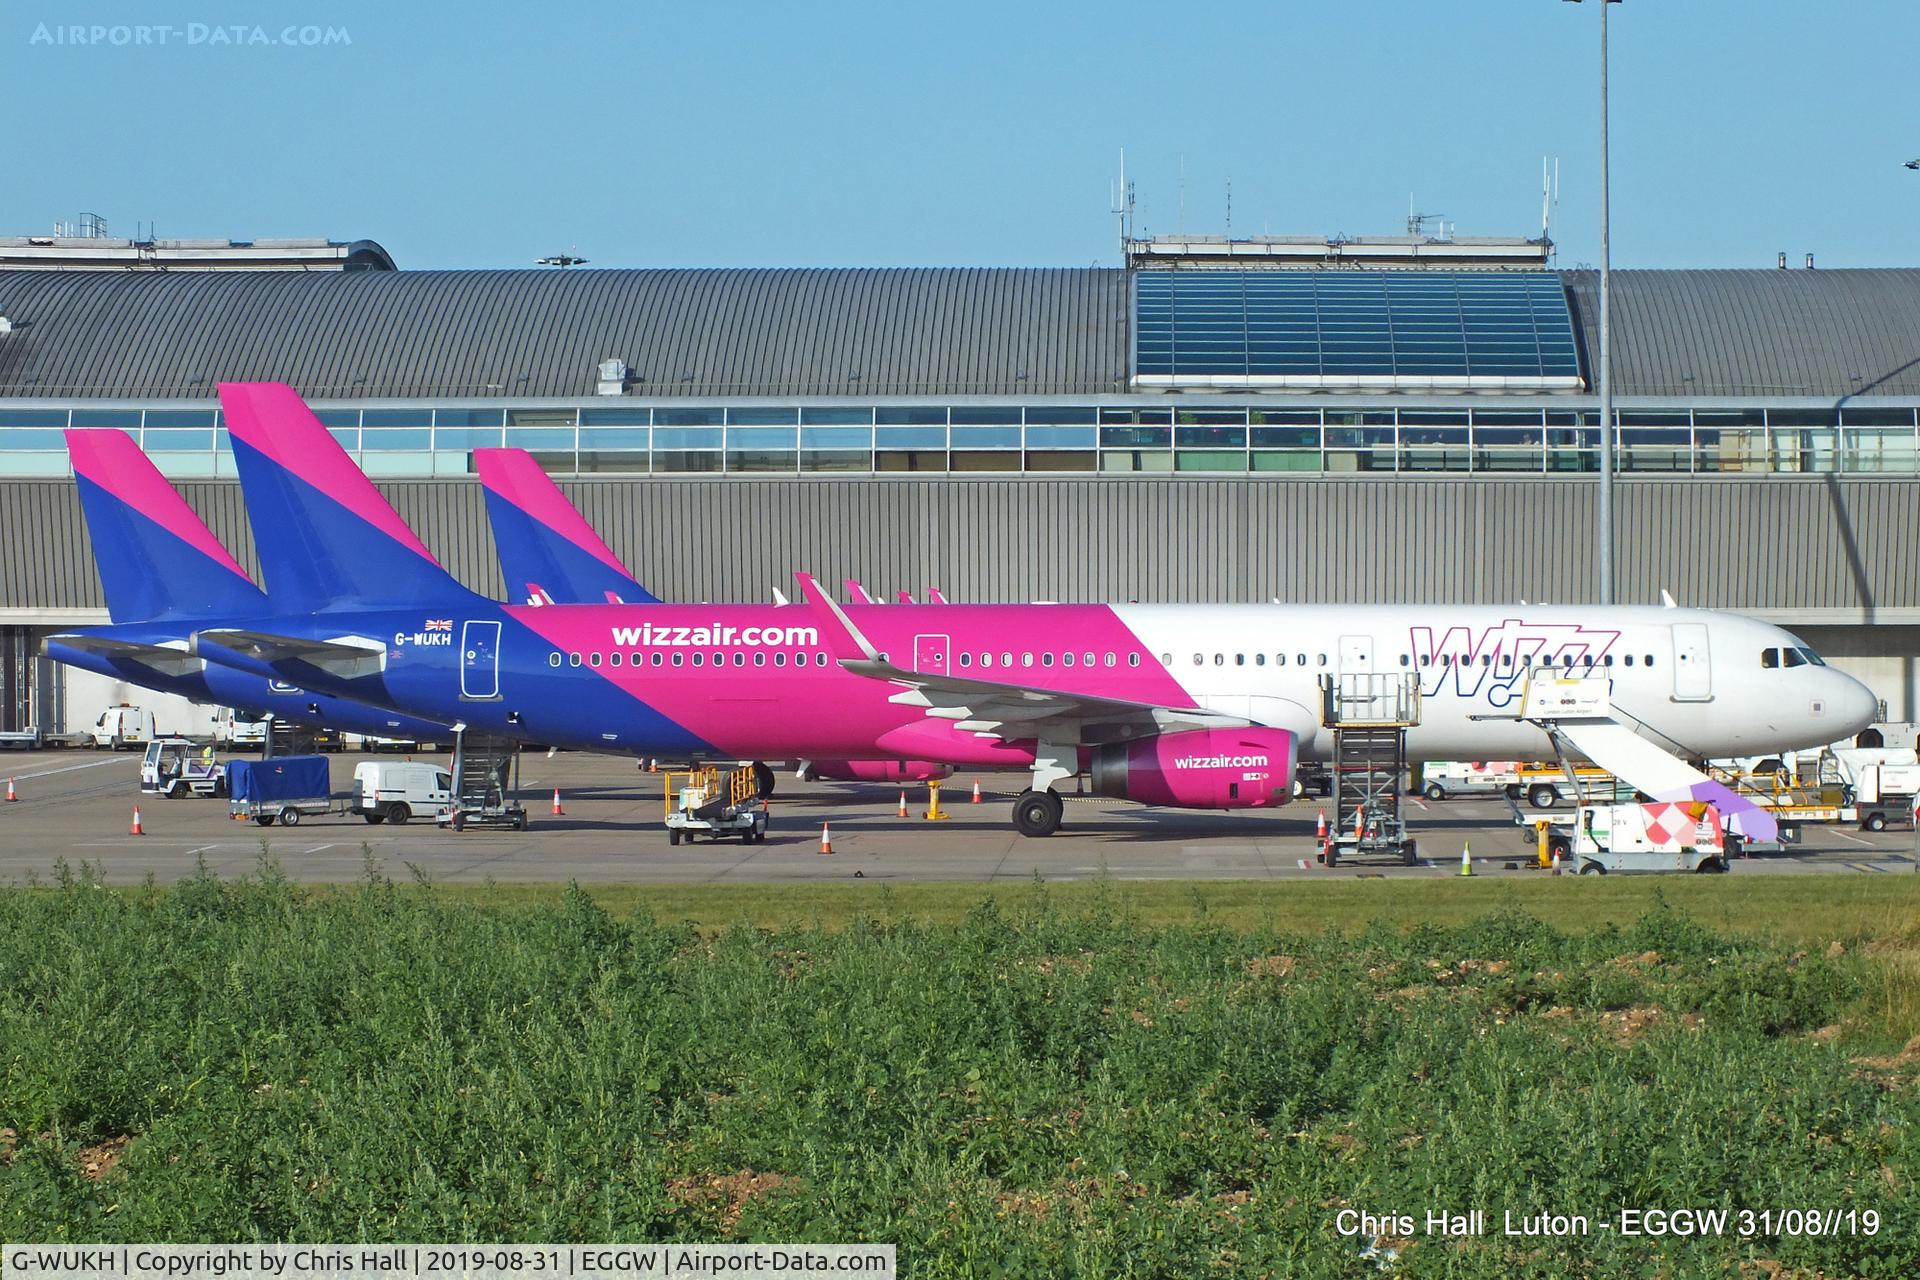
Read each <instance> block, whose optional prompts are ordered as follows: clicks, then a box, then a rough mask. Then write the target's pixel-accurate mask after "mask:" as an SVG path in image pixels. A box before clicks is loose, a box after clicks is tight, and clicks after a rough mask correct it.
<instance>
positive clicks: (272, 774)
mask: <svg viewBox="0 0 1920 1280" xmlns="http://www.w3.org/2000/svg"><path fill="white" fill-rule="evenodd" d="M227 786H228V788H229V793H230V794H231V795H232V796H233V798H234V799H235V800H239V801H244V802H249V803H252V804H265V803H273V802H276V801H282V802H284V801H291V800H325V799H326V798H327V797H328V796H330V795H331V794H332V793H333V783H332V779H331V778H330V777H329V776H328V774H327V758H326V757H325V756H275V757H274V758H273V759H271V760H234V761H232V762H230V763H229V764H228V765H227Z"/></svg>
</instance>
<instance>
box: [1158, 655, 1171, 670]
mask: <svg viewBox="0 0 1920 1280" xmlns="http://www.w3.org/2000/svg"><path fill="white" fill-rule="evenodd" d="M1160 665H1161V666H1163V667H1170V666H1172V665H1173V655H1172V654H1170V653H1163V654H1161V655H1160Z"/></svg>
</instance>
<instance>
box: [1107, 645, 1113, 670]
mask: <svg viewBox="0 0 1920 1280" xmlns="http://www.w3.org/2000/svg"><path fill="white" fill-rule="evenodd" d="M1113 663H1114V657H1113V651H1112V650H1111V649H1109V650H1108V651H1107V665H1108V666H1112V665H1113Z"/></svg>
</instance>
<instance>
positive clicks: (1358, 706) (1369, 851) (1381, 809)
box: [1320, 671, 1420, 867]
mask: <svg viewBox="0 0 1920 1280" xmlns="http://www.w3.org/2000/svg"><path fill="white" fill-rule="evenodd" d="M1320 689H1321V702H1320V721H1321V724H1322V726H1323V727H1325V728H1328V729H1331V730H1332V731H1333V765H1332V773H1333V803H1334V821H1333V823H1332V825H1331V826H1330V827H1329V828H1328V831H1327V839H1326V843H1325V845H1324V846H1323V848H1322V850H1321V858H1322V859H1323V860H1324V861H1325V862H1326V864H1327V865H1328V866H1330V867H1331V866H1336V865H1338V864H1339V862H1340V860H1341V859H1342V858H1353V857H1370V858H1392V859H1395V860H1397V861H1399V862H1402V863H1404V864H1406V865H1407V866H1414V865H1415V864H1416V863H1417V862H1418V860H1419V854H1418V849H1417V847H1416V845H1415V842H1414V840H1413V837H1411V836H1410V835H1408V834H1407V824H1406V819H1405V816H1404V813H1403V811H1402V808H1401V801H1402V793H1403V792H1404V791H1405V790H1406V787H1405V781H1406V776H1407V730H1409V729H1411V728H1412V727H1413V726H1415V725H1417V724H1419V723H1420V678H1419V676H1418V674H1417V673H1415V672H1411V671H1406V672H1401V671H1392V672H1387V671H1382V672H1354V673H1343V674H1341V675H1339V676H1323V677H1321V681H1320Z"/></svg>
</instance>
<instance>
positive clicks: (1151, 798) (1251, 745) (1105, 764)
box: [1092, 729, 1296, 809]
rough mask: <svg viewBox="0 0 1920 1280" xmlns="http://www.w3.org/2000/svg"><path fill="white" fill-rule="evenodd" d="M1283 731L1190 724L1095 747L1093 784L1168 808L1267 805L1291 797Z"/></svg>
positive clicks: (1288, 738)
mask: <svg viewBox="0 0 1920 1280" xmlns="http://www.w3.org/2000/svg"><path fill="white" fill-rule="evenodd" d="M1295 759H1296V755H1295V750H1294V735H1293V734H1292V733H1290V732H1289V731H1287V730H1285V729H1189V730H1187V731H1186V732H1184V733H1163V734H1160V735H1159V736H1157V737H1152V738H1142V739H1141V740H1139V741H1138V742H1126V743H1113V744H1111V745H1108V746H1101V747H1095V748H1094V750H1093V761H1092V765H1093V789H1094V791H1095V792H1097V793H1098V794H1100V795H1103V796H1114V797H1116V798H1118V799H1121V800H1138V801H1140V802H1141V803H1142V804H1157V805H1165V806H1167V807H1169V808H1174V809H1266V808H1271V807H1272V806H1274V805H1282V804H1285V803H1286V802H1287V801H1288V800H1290V799H1292V798H1293V769H1294V763H1295Z"/></svg>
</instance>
